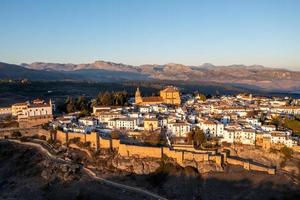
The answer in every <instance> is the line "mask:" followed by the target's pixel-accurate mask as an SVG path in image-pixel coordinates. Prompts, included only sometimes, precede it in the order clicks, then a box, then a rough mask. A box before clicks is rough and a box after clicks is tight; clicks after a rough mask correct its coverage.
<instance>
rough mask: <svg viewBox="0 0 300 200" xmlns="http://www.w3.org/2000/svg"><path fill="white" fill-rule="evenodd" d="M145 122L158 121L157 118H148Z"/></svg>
mask: <svg viewBox="0 0 300 200" xmlns="http://www.w3.org/2000/svg"><path fill="white" fill-rule="evenodd" d="M144 121H149V122H153V121H157V119H156V118H146V119H144Z"/></svg>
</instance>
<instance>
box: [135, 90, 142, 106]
mask: <svg viewBox="0 0 300 200" xmlns="http://www.w3.org/2000/svg"><path fill="white" fill-rule="evenodd" d="M142 102H143V99H142V96H141V92H140V88H139V87H138V88H137V89H136V92H135V103H136V104H139V103H142Z"/></svg>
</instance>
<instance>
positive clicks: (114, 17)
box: [0, 0, 300, 70]
mask: <svg viewBox="0 0 300 200" xmlns="http://www.w3.org/2000/svg"><path fill="white" fill-rule="evenodd" d="M299 8H300V2H299V1H296V0H287V1H271V0H260V1H259V0H253V1H237V0H226V1H225V0H224V1H214V0H213V1H192V0H190V1H178V0H174V1H169V0H166V1H156V0H153V1H147V2H141V1H135V0H128V1H120V0H113V1H88V2H86V1H81V0H77V1H72V3H70V2H69V1H57V0H53V1H42V2H41V1H37V0H28V1H17V0H3V1H1V2H0V25H1V28H2V30H3V31H2V33H1V36H2V37H1V38H0V43H1V48H0V55H1V57H0V61H1V62H7V63H12V64H20V63H32V62H51V63H74V64H80V63H91V62H94V61H96V60H105V61H110V62H116V63H124V64H128V65H142V64H166V63H179V64H184V65H189V66H198V65H201V64H203V63H212V64H213V65H216V66H222V65H226V66H227V65H233V64H243V65H263V66H265V67H272V68H273V67H275V68H285V69H289V70H300V56H299V52H300V45H299V44H300V37H299V35H300V26H299V19H300V13H299V12H298V10H299Z"/></svg>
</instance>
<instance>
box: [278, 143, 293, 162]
mask: <svg viewBox="0 0 300 200" xmlns="http://www.w3.org/2000/svg"><path fill="white" fill-rule="evenodd" d="M280 153H282V154H283V155H284V158H285V159H290V158H292V155H293V149H291V148H289V147H286V146H284V147H282V148H281V149H280Z"/></svg>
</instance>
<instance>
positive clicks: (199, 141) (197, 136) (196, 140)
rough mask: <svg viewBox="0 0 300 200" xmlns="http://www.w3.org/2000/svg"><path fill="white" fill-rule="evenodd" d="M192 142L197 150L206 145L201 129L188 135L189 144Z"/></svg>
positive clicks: (196, 129) (197, 128)
mask: <svg viewBox="0 0 300 200" xmlns="http://www.w3.org/2000/svg"><path fill="white" fill-rule="evenodd" d="M191 141H192V142H193V144H194V147H195V148H200V147H201V145H203V144H204V143H206V137H205V135H204V132H203V131H202V130H201V129H200V128H199V127H196V128H195V129H194V130H192V132H190V133H188V142H189V143H191Z"/></svg>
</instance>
